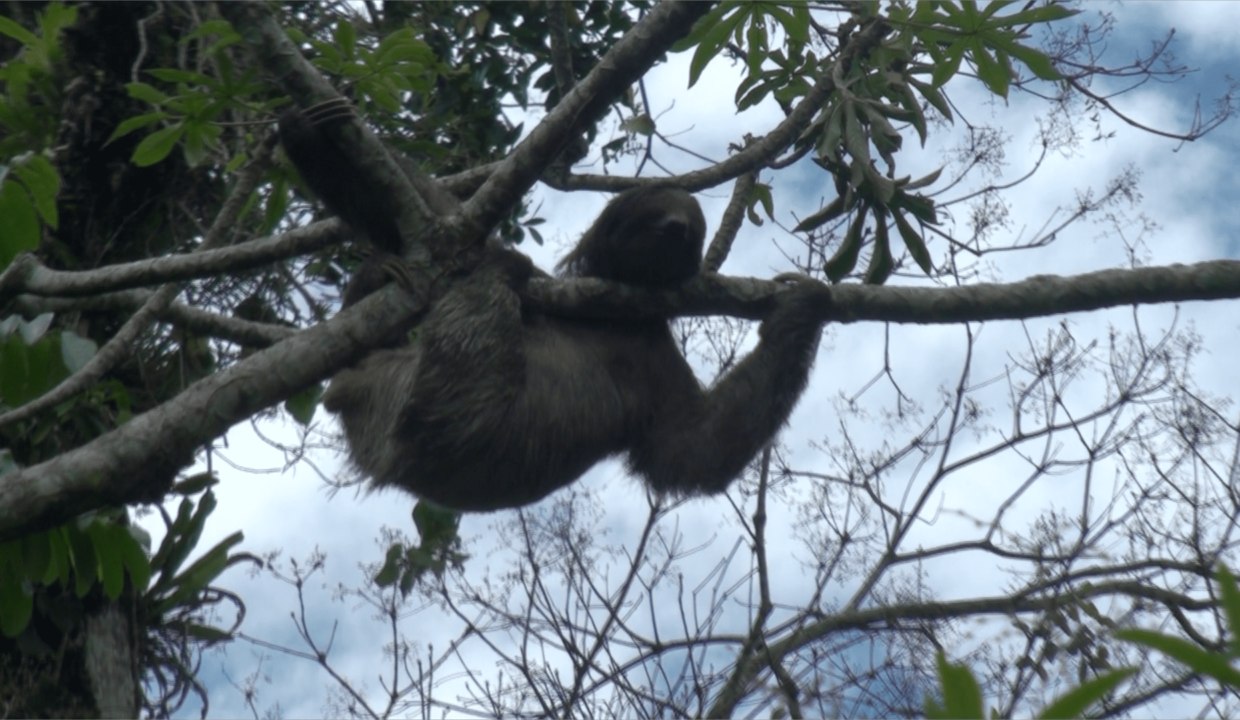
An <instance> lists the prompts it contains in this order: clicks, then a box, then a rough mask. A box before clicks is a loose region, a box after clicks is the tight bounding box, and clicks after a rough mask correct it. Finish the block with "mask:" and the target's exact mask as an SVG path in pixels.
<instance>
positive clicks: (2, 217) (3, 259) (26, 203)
mask: <svg viewBox="0 0 1240 720" xmlns="http://www.w3.org/2000/svg"><path fill="white" fill-rule="evenodd" d="M39 237H40V232H39V218H38V217H37V216H36V214H35V208H34V205H33V204H32V203H31V202H30V195H29V194H27V193H26V190H25V188H23V187H22V186H21V183H18V182H16V181H14V180H5V181H4V182H3V183H0V270H3V269H4V268H6V267H8V266H9V264H11V263H12V262H13V258H15V257H17V255H18V253H22V252H27V251H30V250H34V249H35V248H37V247H39Z"/></svg>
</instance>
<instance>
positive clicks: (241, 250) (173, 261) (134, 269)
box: [0, 220, 352, 306]
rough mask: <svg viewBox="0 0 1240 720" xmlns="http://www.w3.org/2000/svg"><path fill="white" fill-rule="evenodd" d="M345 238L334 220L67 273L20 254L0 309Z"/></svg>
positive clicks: (203, 271) (237, 266) (211, 272)
mask: <svg viewBox="0 0 1240 720" xmlns="http://www.w3.org/2000/svg"><path fill="white" fill-rule="evenodd" d="M350 237H352V234H351V232H350V231H349V229H348V228H347V227H346V226H345V225H344V224H343V223H341V222H340V221H339V220H325V221H322V222H317V223H312V224H310V225H307V226H305V227H302V228H297V229H296V230H290V231H289V232H286V233H284V234H283V235H275V236H272V237H268V238H262V239H259V240H251V241H249V242H245V243H241V244H239V245H233V246H231V247H224V248H218V249H216V250H203V251H202V252H195V253H184V254H179V255H166V256H164V257H157V258H151V259H150V260H138V261H135V262H128V263H120V264H117V265H108V266H105V267H101V268H97V269H94V270H81V271H72V272H70V271H65V270H53V269H51V268H48V267H45V266H44V265H43V264H42V263H40V262H39V261H38V259H37V258H35V256H33V255H29V254H24V255H20V256H18V257H17V259H15V260H14V261H13V263H12V264H11V265H9V267H8V268H6V269H5V271H4V273H3V274H0V306H3V305H4V303H5V302H7V301H8V300H10V299H12V298H13V297H15V296H17V295H19V294H22V293H29V294H31V295H44V296H47V297H86V296H89V295H97V294H99V293H102V292H108V291H113V290H125V289H128V288H136V287H144V286H149V285H160V284H162V283H166V282H173V281H178V280H192V279H194V278H204V277H213V276H216V275H219V274H221V273H226V272H237V271H241V270H251V269H254V268H258V267H262V266H263V265H267V264H269V263H272V262H275V261H278V260H287V259H289V258H293V257H297V256H298V255H304V254H306V253H309V252H313V251H315V250H319V249H322V248H325V247H327V246H329V245H334V244H336V243H339V242H342V241H343V240H345V239H347V238H350Z"/></svg>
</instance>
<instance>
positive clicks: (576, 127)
mask: <svg viewBox="0 0 1240 720" xmlns="http://www.w3.org/2000/svg"><path fill="white" fill-rule="evenodd" d="M710 9H711V5H710V3H678V2H664V3H659V4H658V5H655V6H654V8H653V9H652V10H651V11H650V13H649V14H648V15H646V17H644V18H642V20H641V21H640V22H638V23H637V24H636V25H634V26H633V28H632V29H631V30H630V31H629V32H627V33H625V35H624V37H623V38H622V39H621V40H620V41H619V42H617V43H616V44H615V45H614V46H613V47H612V48H611V50H609V51H608V52H607V54H606V55H604V56H603V58H602V59H601V60H600V61H599V63H598V65H596V66H595V67H594V69H593V70H591V71H590V74H589V75H587V76H586V77H585V79H583V80H582V81H581V82H580V83H578V84H577V86H576V87H574V88H573V90H572V92H570V93H568V95H566V96H565V97H564V98H563V99H562V100H560V102H559V104H558V105H556V106H555V108H554V109H553V110H552V111H551V112H550V113H549V114H548V115H547V117H546V118H544V119H543V121H542V122H540V123H539V124H538V127H536V128H534V130H533V131H532V132H531V133H530V134H529V136H528V137H526V138H525V139H524V140H522V141H521V143H520V144H519V145H517V147H515V148H514V149H513V151H512V153H511V154H509V156H508V158H507V159H506V160H504V162H503V163H501V164H500V166H499V167H498V168H497V169H496V170H495V172H494V173H492V175H491V176H490V177H489V178H487V181H486V182H485V183H484V184H483V185H482V187H481V188H479V190H478V192H477V193H475V194H474V196H473V197H472V198H470V199H469V201H467V202H466V203H465V207H464V210H463V213H462V214H463V215H465V216H466V217H469V218H471V219H472V220H473V221H474V222H475V223H477V224H479V225H482V226H484V227H488V228H489V227H494V226H496V225H498V224H499V222H500V221H501V220H503V219H504V217H505V216H506V215H507V213H508V212H509V210H510V209H511V208H512V207H513V206H515V205H516V204H517V203H518V202H520V200H521V197H522V196H523V195H525V193H526V192H528V191H529V189H530V188H531V187H533V185H534V183H535V182H537V181H538V180H539V178H540V177H541V176H542V175H543V174H544V171H545V170H546V169H547V166H548V165H550V164H551V163H552V162H554V161H555V159H556V158H557V157H558V156H559V154H560V152H561V151H562V150H563V149H564V146H565V144H567V143H568V142H569V141H570V140H571V139H572V138H575V137H579V136H580V135H581V132H582V130H583V129H584V128H585V127H586V126H587V125H589V124H590V123H592V122H595V120H597V118H598V117H599V116H600V115H601V114H602V113H603V112H605V111H606V109H607V107H608V106H609V105H610V104H611V102H612V101H613V100H614V99H615V98H616V97H619V96H620V94H621V93H623V92H624V91H625V90H626V89H628V87H629V86H630V85H632V84H633V83H635V82H637V80H638V79H639V78H641V77H642V76H643V75H645V74H646V71H647V70H649V69H650V67H651V66H652V65H654V63H655V61H657V60H658V59H659V58H660V57H661V56H662V55H663V53H665V52H667V49H668V48H670V47H671V46H672V44H673V43H675V42H676V41H677V40H679V39H680V38H682V37H684V36H685V35H687V34H688V32H689V30H690V29H691V28H692V27H693V23H694V22H695V21H697V19H698V18H699V17H701V16H702V15H705V14H706V13H707V12H708V11H709V10H710Z"/></svg>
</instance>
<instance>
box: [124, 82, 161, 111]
mask: <svg viewBox="0 0 1240 720" xmlns="http://www.w3.org/2000/svg"><path fill="white" fill-rule="evenodd" d="M125 90H127V91H128V92H129V97H131V98H134V99H135V100H145V101H146V102H148V103H150V104H152V105H163V104H164V103H166V102H168V96H167V95H165V94H164V93H163V92H162V91H160V90H159V89H158V88H156V87H155V86H154V85H148V84H147V83H143V82H136V83H128V84H126V85H125Z"/></svg>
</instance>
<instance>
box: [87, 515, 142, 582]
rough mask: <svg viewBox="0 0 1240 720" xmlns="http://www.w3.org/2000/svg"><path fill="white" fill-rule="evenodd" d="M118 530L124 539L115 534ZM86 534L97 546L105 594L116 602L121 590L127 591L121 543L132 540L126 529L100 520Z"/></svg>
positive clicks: (100, 578)
mask: <svg viewBox="0 0 1240 720" xmlns="http://www.w3.org/2000/svg"><path fill="white" fill-rule="evenodd" d="M116 530H119V531H120V534H121V535H123V536H124V537H123V538H118V536H117V534H116V533H115V532H114V531H116ZM86 532H87V535H88V536H89V537H90V540H91V543H93V544H94V546H95V557H97V558H98V559H99V580H100V581H101V582H102V583H103V594H104V595H105V596H107V598H108V599H109V600H115V599H116V598H118V597H120V596H121V590H124V589H125V563H124V561H123V560H122V558H123V554H122V550H121V547H120V542H122V541H123V540H129V541H130V542H132V539H131V538H130V537H129V533H127V532H125V528H123V527H121V526H119V525H116V524H113V523H108V522H101V521H99V520H96V521H95V522H92V523H91V524H90V527H88V528H87V529H86Z"/></svg>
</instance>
